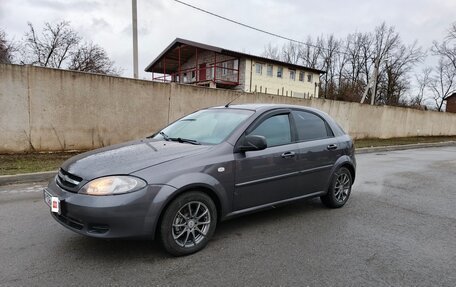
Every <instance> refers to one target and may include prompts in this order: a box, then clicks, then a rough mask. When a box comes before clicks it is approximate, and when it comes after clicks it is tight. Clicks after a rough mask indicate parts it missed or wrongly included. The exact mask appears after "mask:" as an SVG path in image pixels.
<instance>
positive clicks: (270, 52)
mask: <svg viewBox="0 0 456 287" xmlns="http://www.w3.org/2000/svg"><path fill="white" fill-rule="evenodd" d="M262 56H263V57H266V58H269V59H273V60H280V54H279V48H278V47H277V46H272V44H271V43H269V44H268V45H267V46H266V47H264V51H263V53H262Z"/></svg>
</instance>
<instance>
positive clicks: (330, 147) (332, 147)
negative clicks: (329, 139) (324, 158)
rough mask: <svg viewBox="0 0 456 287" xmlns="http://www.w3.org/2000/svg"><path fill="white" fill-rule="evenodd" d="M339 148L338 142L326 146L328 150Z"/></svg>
mask: <svg viewBox="0 0 456 287" xmlns="http://www.w3.org/2000/svg"><path fill="white" fill-rule="evenodd" d="M336 148H337V145H336V144H330V145H328V146H327V147H326V149H327V150H333V149H336Z"/></svg>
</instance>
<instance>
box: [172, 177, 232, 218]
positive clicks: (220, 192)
mask: <svg viewBox="0 0 456 287" xmlns="http://www.w3.org/2000/svg"><path fill="white" fill-rule="evenodd" d="M166 184H167V185H170V186H173V187H175V188H176V190H177V192H176V193H175V196H177V195H179V194H180V193H182V192H184V191H186V190H189V189H198V188H204V189H206V190H210V191H211V192H212V195H215V196H216V197H217V199H218V203H219V204H220V206H219V207H220V212H221V214H219V216H220V218H221V219H222V218H224V216H225V214H227V213H228V210H229V205H230V203H231V198H230V197H229V196H228V193H229V192H228V191H227V190H226V189H225V188H224V187H223V184H222V183H221V182H220V181H219V180H217V179H216V178H215V177H213V176H211V175H209V174H206V173H199V172H193V173H187V174H183V175H180V176H178V177H175V178H173V179H172V180H171V181H169V182H167V183H166ZM227 186H228V185H227ZM175 196H173V197H172V198H169V201H170V200H172V199H173V198H174V197H175Z"/></svg>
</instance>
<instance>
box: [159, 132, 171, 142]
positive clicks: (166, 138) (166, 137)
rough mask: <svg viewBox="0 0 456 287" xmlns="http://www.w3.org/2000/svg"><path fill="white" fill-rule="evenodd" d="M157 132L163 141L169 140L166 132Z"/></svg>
mask: <svg viewBox="0 0 456 287" xmlns="http://www.w3.org/2000/svg"><path fill="white" fill-rule="evenodd" d="M159 134H160V135H161V136H162V137H163V138H164V139H165V141H170V138H169V136H168V135H167V134H165V133H164V132H159Z"/></svg>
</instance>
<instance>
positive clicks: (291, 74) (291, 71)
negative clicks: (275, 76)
mask: <svg viewBox="0 0 456 287" xmlns="http://www.w3.org/2000/svg"><path fill="white" fill-rule="evenodd" d="M295 78H296V71H295V70H290V80H292V81H294V80H295Z"/></svg>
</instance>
